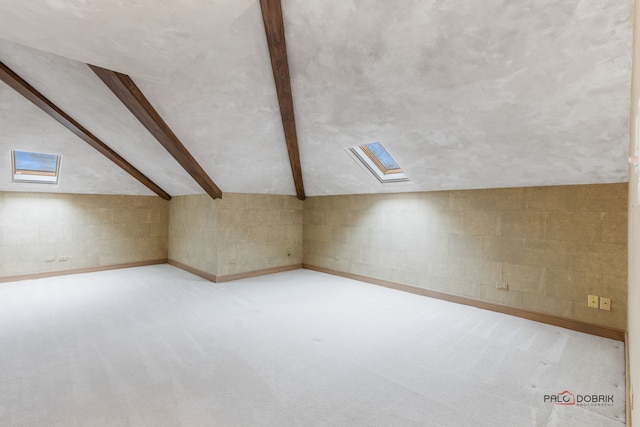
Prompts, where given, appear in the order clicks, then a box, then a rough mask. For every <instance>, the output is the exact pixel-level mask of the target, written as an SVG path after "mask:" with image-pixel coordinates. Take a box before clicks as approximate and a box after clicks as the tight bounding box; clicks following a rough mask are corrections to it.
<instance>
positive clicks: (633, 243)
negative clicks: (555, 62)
mask: <svg viewBox="0 0 640 427" xmlns="http://www.w3.org/2000/svg"><path fill="white" fill-rule="evenodd" d="M634 17H635V25H634V29H633V76H632V82H631V138H630V148H629V152H630V153H632V154H633V153H634V151H635V147H636V144H640V141H636V140H635V134H636V129H635V125H636V115H637V114H638V108H637V106H638V102H640V101H639V99H640V91H639V89H640V86H639V85H640V69H639V65H640V31H639V30H638V22H640V21H639V19H640V5H639V4H638V2H637V1H635V9H634ZM629 177H630V179H629V287H628V294H629V295H628V299H629V313H628V319H627V325H628V327H627V333H628V341H627V346H628V352H629V363H630V369H629V377H630V380H631V386H632V389H633V391H634V393H633V394H634V395H633V396H632V397H631V398H632V399H633V400H634V402H633V408H634V410H633V413H632V425H634V426H640V398H638V394H639V393H640V269H639V268H638V258H639V257H640V207H634V206H638V205H640V200H638V196H637V195H638V175H636V173H635V171H634V168H630V169H629ZM627 392H629V391H627Z"/></svg>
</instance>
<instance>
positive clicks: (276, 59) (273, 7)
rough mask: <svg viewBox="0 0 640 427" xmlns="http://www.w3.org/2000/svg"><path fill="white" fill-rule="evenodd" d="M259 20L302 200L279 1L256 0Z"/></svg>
mask: <svg viewBox="0 0 640 427" xmlns="http://www.w3.org/2000/svg"><path fill="white" fill-rule="evenodd" d="M260 7H261V8H262V20H263V21H264V29H265V32H266V33H267V43H268V44H269V54H270V56H271V68H272V69H273V78H274V80H275V83H276V92H277V93H278V103H279V104H280V116H281V117H282V126H283V128H284V138H285V140H286V142H287V150H288V151H289V163H291V172H292V173H293V181H294V183H295V186H296V194H297V196H298V199H300V200H304V199H305V198H306V196H305V194H304V184H303V182H302V167H301V166H300V151H299V150H298V135H297V133H296V119H295V116H294V114H293V96H292V94H291V78H290V77H289V60H288V58H287V43H286V41H285V39H284V21H283V19H282V5H281V3H280V0H260Z"/></svg>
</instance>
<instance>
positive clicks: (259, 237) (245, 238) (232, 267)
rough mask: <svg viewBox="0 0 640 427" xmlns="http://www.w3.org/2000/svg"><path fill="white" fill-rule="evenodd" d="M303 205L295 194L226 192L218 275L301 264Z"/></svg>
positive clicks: (222, 204)
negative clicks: (273, 194) (274, 194)
mask: <svg viewBox="0 0 640 427" xmlns="http://www.w3.org/2000/svg"><path fill="white" fill-rule="evenodd" d="M302 206H303V202H302V201H300V200H298V199H297V198H295V197H294V196H272V195H260V194H237V193H224V196H223V198H222V199H221V200H220V202H219V205H218V207H219V210H218V273H217V276H227V275H231V274H238V273H245V272H250V271H257V270H262V269H267V268H272V267H282V266H287V265H293V264H300V263H302V212H303V211H302Z"/></svg>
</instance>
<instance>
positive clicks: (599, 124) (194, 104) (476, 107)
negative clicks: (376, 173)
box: [0, 0, 633, 196]
mask: <svg viewBox="0 0 640 427" xmlns="http://www.w3.org/2000/svg"><path fill="white" fill-rule="evenodd" d="M282 9H283V14H284V25H285V30H286V42H287V50H288V59H289V67H290V74H291V86H292V93H293V105H294V110H295V119H296V127H297V135H298V145H299V151H300V162H301V167H302V176H303V179H304V188H305V191H306V195H307V196H317V195H331V194H355V193H376V192H403V191H434V190H448V189H471V188H487V187H515V186H539V185H561V184H587V183H609V182H624V181H627V179H628V176H627V175H628V172H627V171H628V167H627V165H628V163H627V160H626V159H627V157H628V154H627V151H628V138H629V103H630V81H631V33H632V19H631V18H632V9H633V2H632V1H631V0H535V1H534V0H517V1H507V0H485V1H482V2H465V3H459V2H439V1H414V0H341V1H337V0H330V1H323V2H302V1H292V0H282ZM0 62H3V63H4V64H5V65H6V66H7V67H9V68H11V69H12V70H13V71H14V72H15V73H17V74H18V75H20V76H21V77H22V78H23V79H24V80H26V81H27V82H28V83H29V84H30V85H32V86H33V87H34V88H35V89H37V90H38V91H39V92H40V93H42V94H43V95H44V96H45V97H46V98H48V99H49V100H50V101H51V102H53V103H54V104H55V105H57V106H58V107H59V108H60V109H62V110H63V111H65V112H66V113H67V114H68V115H69V116H71V117H73V118H74V119H75V120H76V121H78V122H79V123H80V124H82V125H83V126H84V127H85V128H87V129H88V130H89V131H90V132H91V133H93V134H94V135H96V136H97V137H98V138H100V139H101V140H102V141H103V142H104V143H105V144H107V145H108V146H109V147H111V148H112V149H113V150H115V151H116V152H117V153H118V154H120V155H121V156H122V157H123V158H125V159H126V160H127V161H128V162H129V163H131V164H132V165H133V166H134V167H136V168H137V169H139V170H140V171H141V172H142V173H144V174H145V175H146V176H147V177H149V178H150V179H151V180H153V181H154V182H155V183H156V184H158V185H159V186H160V187H161V188H162V189H163V190H164V191H166V192H167V193H169V194H170V195H172V196H176V195H183V194H196V193H203V192H204V191H203V189H202V188H201V187H200V186H199V185H198V184H197V183H196V182H195V181H194V180H193V178H191V176H190V175H189V174H188V173H187V172H185V170H183V169H182V167H181V166H180V165H179V163H178V162H177V161H176V160H174V158H173V157H171V156H170V155H169V154H168V153H167V151H166V150H165V149H164V148H163V147H162V146H161V145H160V144H159V143H158V142H157V141H156V140H155V139H154V138H153V136H151V134H150V133H149V132H148V131H147V130H146V129H145V128H144V127H143V125H142V124H141V123H140V122H138V120H136V118H135V117H134V116H133V115H132V114H131V112H130V111H129V110H128V109H127V108H126V107H125V106H124V105H123V104H122V103H121V102H120V101H119V100H118V98H116V96H115V95H114V94H113V93H112V92H111V91H110V90H109V89H108V88H107V87H106V86H105V84H104V83H103V82H102V81H101V80H100V78H98V76H97V75H96V74H95V73H94V72H93V71H92V70H91V69H90V68H89V67H88V66H87V65H86V64H87V63H89V64H93V65H98V66H100V67H103V68H107V69H111V70H114V71H118V72H121V73H124V74H128V75H129V76H131V78H132V79H133V81H134V82H135V84H136V85H137V86H138V87H139V88H140V90H141V91H142V92H143V93H144V95H145V96H146V98H147V99H148V100H149V101H150V103H151V104H152V105H153V107H155V109H156V110H157V112H158V113H159V114H160V116H161V117H162V118H163V119H164V121H165V122H166V123H167V124H168V125H169V127H170V128H171V129H172V130H173V132H174V133H175V134H176V135H177V136H178V138H179V139H180V141H181V142H182V144H184V146H185V147H186V148H187V149H188V150H189V152H190V153H191V154H192V155H193V157H194V158H195V159H196V160H197V162H198V163H199V164H200V166H202V168H203V169H204V171H205V172H206V173H207V174H208V175H209V176H210V177H211V179H212V180H213V181H214V182H215V184H217V186H218V187H220V189H221V190H222V191H223V193H224V192H242V193H268V194H291V195H294V194H296V188H295V186H294V181H293V178H292V172H291V166H290V164H289V157H288V151H287V145H286V143H285V137H284V132H283V125H282V121H281V116H280V110H279V106H278V98H277V96H276V88H275V85H274V77H273V74H272V69H271V61H270V56H269V49H268V46H267V40H266V37H265V28H264V24H263V20H262V15H261V8H260V3H259V2H258V1H249V0H234V1H231V0H183V1H177V0H164V1H157V0H153V1H152V0H136V1H123V0H101V1H97V2H94V1H86V0H37V1H36V0H34V1H29V2H17V1H15V0H0ZM373 141H381V142H382V143H383V144H384V145H385V147H386V148H387V149H388V150H389V151H390V153H391V154H392V156H393V157H394V158H395V160H396V161H397V162H398V163H399V164H400V165H401V167H402V168H403V169H404V171H405V173H406V174H407V176H408V177H409V179H410V180H409V181H408V182H404V183H389V184H380V183H379V182H378V181H377V180H376V179H375V178H374V177H373V176H371V175H370V174H369V173H368V172H367V171H365V170H364V168H362V167H361V166H359V165H358V164H357V163H356V162H355V161H354V160H353V159H352V158H351V157H350V156H349V155H348V153H347V152H346V149H347V148H348V147H350V146H353V145H359V144H365V143H369V142H373ZM12 149H18V150H26V151H40V152H54V153H59V154H62V156H63V159H62V164H61V177H60V182H59V184H58V185H57V186H51V185H44V184H39V185H37V184H17V183H12V182H11V174H10V172H9V169H10V160H9V159H10V157H9V153H10V150H12ZM3 157H4V159H5V160H2V158H3ZM0 170H2V171H5V172H2V173H1V175H0V191H55V192H68V193H104V194H113V193H117V194H149V195H152V194H154V193H153V192H152V191H151V190H149V189H148V188H147V187H145V186H143V185H142V184H141V183H140V182H138V181H136V180H135V179H134V178H132V177H130V176H129V175H128V174H127V173H126V172H124V171H123V170H122V169H120V168H119V167H118V166H116V165H115V164H113V163H111V162H110V161H109V160H107V159H106V158H105V157H103V156H102V155H101V154H100V153H98V152H97V151H95V150H94V149H93V148H91V147H90V146H89V145H87V144H86V143H85V142H83V141H82V140H81V139H80V138H78V137H77V136H75V135H74V134H73V133H71V132H69V130H67V129H66V128H64V127H63V126H62V125H60V124H59V123H57V122H56V121H55V120H53V119H52V118H51V117H49V116H48V115H47V114H45V113H44V112H42V111H41V110H39V109H38V108H37V107H35V106H34V105H32V104H31V103H30V102H29V101H28V100H26V99H25V98H23V97H22V96H21V95H19V94H18V93H16V92H15V91H14V90H13V89H11V88H10V87H9V86H7V85H6V84H4V83H0Z"/></svg>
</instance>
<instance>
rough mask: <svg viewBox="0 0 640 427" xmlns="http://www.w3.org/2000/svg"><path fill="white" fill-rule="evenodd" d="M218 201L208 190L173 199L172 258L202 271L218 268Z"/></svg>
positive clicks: (210, 271)
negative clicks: (208, 193) (204, 192)
mask: <svg viewBox="0 0 640 427" xmlns="http://www.w3.org/2000/svg"><path fill="white" fill-rule="evenodd" d="M217 203H218V201H217V200H213V199H212V198H211V197H210V196H209V195H207V194H197V195H192V196H177V197H172V198H171V201H170V202H169V218H170V221H169V259H171V260H173V261H177V262H179V263H182V264H185V265H188V266H190V267H192V268H195V269H197V270H200V271H202V272H205V273H208V274H212V275H215V274H216V272H217V265H218V264H217V259H218V258H217V256H218V255H217V254H218V253H217V245H216V238H217V230H216V226H217V222H218V219H217V218H218V206H217Z"/></svg>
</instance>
